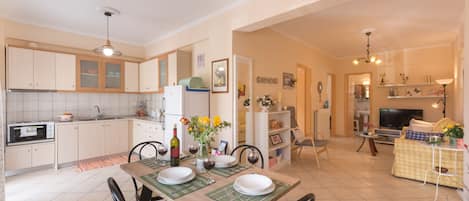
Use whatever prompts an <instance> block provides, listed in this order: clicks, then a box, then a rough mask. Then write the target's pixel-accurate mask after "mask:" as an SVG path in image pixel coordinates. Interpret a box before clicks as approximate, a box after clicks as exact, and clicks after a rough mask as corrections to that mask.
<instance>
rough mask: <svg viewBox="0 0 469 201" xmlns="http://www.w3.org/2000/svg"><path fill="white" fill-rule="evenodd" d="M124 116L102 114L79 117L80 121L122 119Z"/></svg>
mask: <svg viewBox="0 0 469 201" xmlns="http://www.w3.org/2000/svg"><path fill="white" fill-rule="evenodd" d="M122 118H124V117H120V116H101V117H82V118H78V120H79V121H99V120H112V119H122Z"/></svg>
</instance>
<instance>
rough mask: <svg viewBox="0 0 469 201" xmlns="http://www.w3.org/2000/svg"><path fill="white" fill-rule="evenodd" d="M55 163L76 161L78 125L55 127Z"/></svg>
mask: <svg viewBox="0 0 469 201" xmlns="http://www.w3.org/2000/svg"><path fill="white" fill-rule="evenodd" d="M55 129H56V132H55V135H56V140H57V163H58V164H62V163H68V162H73V161H77V160H78V125H74V124H68V125H56V126H55Z"/></svg>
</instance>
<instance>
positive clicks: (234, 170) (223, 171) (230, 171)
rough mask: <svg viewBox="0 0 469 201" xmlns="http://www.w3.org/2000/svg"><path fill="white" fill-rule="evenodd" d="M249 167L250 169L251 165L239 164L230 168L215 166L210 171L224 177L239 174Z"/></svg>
mask: <svg viewBox="0 0 469 201" xmlns="http://www.w3.org/2000/svg"><path fill="white" fill-rule="evenodd" d="M247 169H249V167H247V166H244V165H239V164H238V165H235V166H233V167H229V168H214V169H212V170H210V173H213V174H216V175H219V176H222V177H230V176H232V175H235V174H238V173H240V172H242V171H244V170H247Z"/></svg>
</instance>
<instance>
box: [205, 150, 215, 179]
mask: <svg viewBox="0 0 469 201" xmlns="http://www.w3.org/2000/svg"><path fill="white" fill-rule="evenodd" d="M214 167H215V161H214V160H212V159H211V157H210V156H209V157H208V158H206V159H205V160H204V168H205V169H206V170H207V176H208V179H209V181H208V184H212V183H215V180H214V179H213V178H212V177H211V176H210V173H209V172H210V170H211V169H213V168H214Z"/></svg>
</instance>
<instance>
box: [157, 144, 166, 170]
mask: <svg viewBox="0 0 469 201" xmlns="http://www.w3.org/2000/svg"><path fill="white" fill-rule="evenodd" d="M166 153H168V148H166V146H164V145H163V144H160V145H159V146H158V154H160V157H161V158H160V165H162V166H165V165H166V162H165V161H164V160H163V159H162V157H163V156H164V155H165V154H166Z"/></svg>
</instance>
